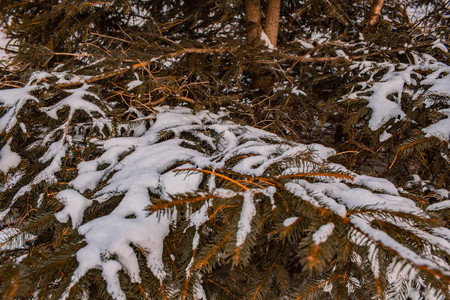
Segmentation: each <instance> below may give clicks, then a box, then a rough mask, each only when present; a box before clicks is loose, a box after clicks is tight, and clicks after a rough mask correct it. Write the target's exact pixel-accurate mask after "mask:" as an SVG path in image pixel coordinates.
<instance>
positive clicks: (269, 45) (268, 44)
mask: <svg viewBox="0 0 450 300" xmlns="http://www.w3.org/2000/svg"><path fill="white" fill-rule="evenodd" d="M261 41H263V42H264V45H265V46H266V47H267V48H269V49H270V50H273V49H276V48H275V46H274V45H272V43H271V42H270V40H269V37H268V36H267V35H266V33H265V32H264V30H262V31H261Z"/></svg>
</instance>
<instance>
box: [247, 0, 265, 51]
mask: <svg viewBox="0 0 450 300" xmlns="http://www.w3.org/2000/svg"><path fill="white" fill-rule="evenodd" d="M245 18H246V21H247V23H248V27H247V38H248V43H249V44H250V45H257V44H259V43H260V42H261V31H262V25H261V3H260V0H245Z"/></svg>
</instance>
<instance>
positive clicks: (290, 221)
mask: <svg viewBox="0 0 450 300" xmlns="http://www.w3.org/2000/svg"><path fill="white" fill-rule="evenodd" d="M297 219H298V217H290V218H287V219H286V220H284V221H283V226H284V227H289V226H291V225H292V224H294V223H295V221H297Z"/></svg>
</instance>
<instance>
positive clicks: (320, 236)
mask: <svg viewBox="0 0 450 300" xmlns="http://www.w3.org/2000/svg"><path fill="white" fill-rule="evenodd" d="M333 230H334V224H333V223H327V224H325V225H322V226H320V228H319V229H318V230H317V231H316V232H314V233H313V235H312V239H313V241H314V243H315V244H316V245H319V244H321V243H323V242H325V241H326V240H327V239H328V237H329V236H330V235H331V234H332V233H333Z"/></svg>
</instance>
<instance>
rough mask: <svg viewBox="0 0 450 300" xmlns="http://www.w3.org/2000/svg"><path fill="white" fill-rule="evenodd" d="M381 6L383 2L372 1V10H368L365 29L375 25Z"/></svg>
mask: <svg viewBox="0 0 450 300" xmlns="http://www.w3.org/2000/svg"><path fill="white" fill-rule="evenodd" d="M383 4H384V0H373V4H372V9H371V10H370V16H369V19H368V20H367V23H366V27H371V26H374V25H375V24H376V23H377V21H378V17H379V16H380V13H381V9H382V8H383Z"/></svg>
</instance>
